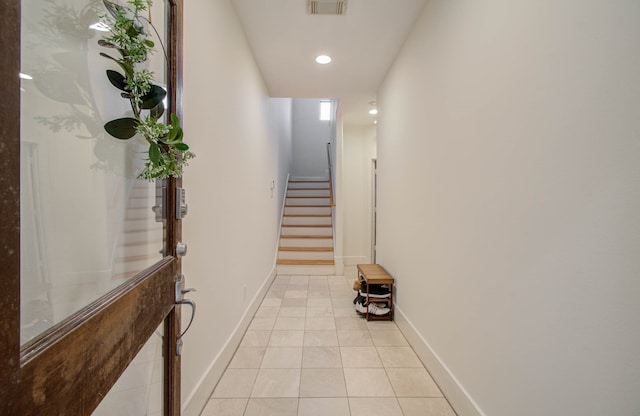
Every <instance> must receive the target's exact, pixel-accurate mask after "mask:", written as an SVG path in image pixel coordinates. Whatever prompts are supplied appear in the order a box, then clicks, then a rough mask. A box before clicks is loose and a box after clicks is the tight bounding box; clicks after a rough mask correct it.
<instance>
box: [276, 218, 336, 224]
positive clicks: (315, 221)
mask: <svg viewBox="0 0 640 416" xmlns="http://www.w3.org/2000/svg"><path fill="white" fill-rule="evenodd" d="M282 224H283V225H331V217H284V218H283V219H282Z"/></svg>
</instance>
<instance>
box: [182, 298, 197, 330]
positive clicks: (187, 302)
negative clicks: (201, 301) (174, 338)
mask: <svg viewBox="0 0 640 416" xmlns="http://www.w3.org/2000/svg"><path fill="white" fill-rule="evenodd" d="M178 305H189V306H191V319H189V323H188V324H187V327H186V328H185V330H184V331H182V334H180V335H178V339H180V338H182V337H183V336H184V334H186V333H187V331H188V330H189V328H191V324H192V323H193V318H195V317H196V302H195V301H193V300H191V299H182V300H181V301H180V302H178Z"/></svg>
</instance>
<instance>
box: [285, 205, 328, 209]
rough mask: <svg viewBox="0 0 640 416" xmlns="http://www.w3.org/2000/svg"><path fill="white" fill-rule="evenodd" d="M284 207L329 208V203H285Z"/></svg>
mask: <svg viewBox="0 0 640 416" xmlns="http://www.w3.org/2000/svg"><path fill="white" fill-rule="evenodd" d="M285 207H294V208H300V207H302V208H331V205H329V204H326V205H285Z"/></svg>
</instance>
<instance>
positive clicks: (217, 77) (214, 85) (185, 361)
mask: <svg viewBox="0 0 640 416" xmlns="http://www.w3.org/2000/svg"><path fill="white" fill-rule="evenodd" d="M184 68H185V70H184V131H185V141H187V142H188V143H189V144H190V146H191V148H192V149H193V151H194V152H195V153H196V154H197V157H196V158H195V159H194V160H193V161H192V162H190V166H189V167H188V168H187V170H186V174H185V177H184V187H185V188H186V189H187V202H188V204H189V214H188V215H187V217H186V218H185V220H184V221H183V240H184V242H185V243H187V244H188V246H189V253H188V255H187V256H186V257H185V258H184V261H183V271H184V274H185V276H186V279H187V286H189V287H195V288H197V292H194V293H191V294H189V296H190V297H191V298H193V299H195V300H196V302H197V303H198V313H197V316H196V319H195V322H194V324H193V326H192V328H191V329H190V331H189V332H188V333H187V335H186V336H185V345H184V354H183V357H182V396H183V407H185V411H184V414H185V415H186V416H189V415H197V414H199V412H200V410H201V409H202V407H203V406H204V405H205V404H206V400H207V399H208V396H209V394H210V393H211V392H212V390H213V387H214V386H215V383H216V382H217V380H218V377H219V376H220V374H221V372H222V371H223V370H224V367H225V366H226V364H227V363H228V360H229V359H230V358H231V354H233V352H234V349H235V346H236V345H237V343H239V341H240V339H239V337H241V336H242V333H243V330H244V328H243V327H242V326H243V325H247V324H248V320H249V319H250V318H251V315H252V310H251V307H255V305H254V304H252V303H251V301H252V300H254V298H255V297H256V296H257V295H258V294H259V292H260V290H261V288H263V285H264V284H268V283H269V282H270V279H271V278H272V277H273V276H274V272H275V253H276V244H277V237H278V233H279V220H280V213H281V205H282V200H283V194H284V189H285V185H286V175H287V173H288V172H289V170H290V161H291V130H290V126H291V100H288V99H270V98H269V97H268V95H267V91H266V88H265V86H264V82H263V80H262V77H261V75H260V73H259V71H258V68H257V67H256V64H255V61H254V58H253V55H252V54H251V51H250V49H249V46H248V44H247V41H246V39H245V36H244V33H243V31H242V28H241V26H240V24H239V22H238V19H237V16H236V14H235V12H234V10H233V8H232V6H231V3H230V1H229V0H193V1H189V2H185V21H184ZM272 180H275V183H276V189H275V192H273V193H272V192H271V190H270V184H271V181H272ZM184 315H186V316H183V318H188V315H189V312H188V311H186V312H185V313H184Z"/></svg>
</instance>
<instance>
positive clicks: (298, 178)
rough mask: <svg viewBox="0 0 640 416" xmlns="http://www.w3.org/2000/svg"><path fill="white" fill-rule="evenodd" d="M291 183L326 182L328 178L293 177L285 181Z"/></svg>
mask: <svg viewBox="0 0 640 416" xmlns="http://www.w3.org/2000/svg"><path fill="white" fill-rule="evenodd" d="M289 180H291V181H328V180H329V177H328V176H326V177H325V176H293V177H291V178H289V179H288V180H287V182H288V181H289Z"/></svg>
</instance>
